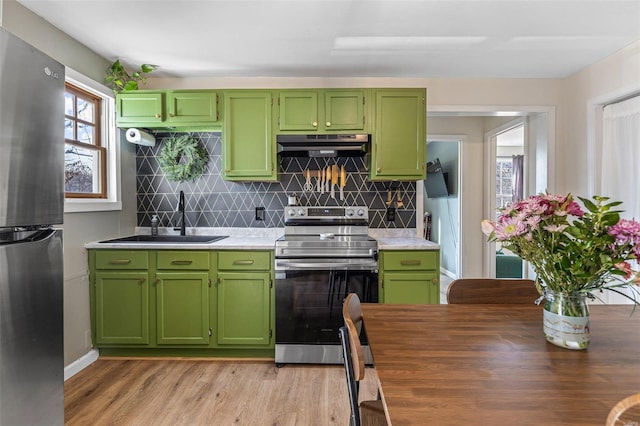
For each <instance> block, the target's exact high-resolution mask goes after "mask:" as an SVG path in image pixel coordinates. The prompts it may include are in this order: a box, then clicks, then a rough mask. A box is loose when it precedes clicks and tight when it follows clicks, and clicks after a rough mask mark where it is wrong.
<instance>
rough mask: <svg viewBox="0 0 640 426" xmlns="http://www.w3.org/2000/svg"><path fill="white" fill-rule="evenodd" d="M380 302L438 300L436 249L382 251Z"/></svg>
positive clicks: (437, 251) (433, 302)
mask: <svg viewBox="0 0 640 426" xmlns="http://www.w3.org/2000/svg"><path fill="white" fill-rule="evenodd" d="M379 277H380V278H379V281H380V292H381V294H382V297H381V299H382V302H383V303H418V304H420V303H425V304H427V303H428V304H438V303H440V251H439V250H382V251H381V252H380V273H379Z"/></svg>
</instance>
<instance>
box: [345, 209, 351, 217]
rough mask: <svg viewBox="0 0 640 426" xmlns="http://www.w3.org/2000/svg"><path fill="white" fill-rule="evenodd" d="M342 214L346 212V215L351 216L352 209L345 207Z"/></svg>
mask: <svg viewBox="0 0 640 426" xmlns="http://www.w3.org/2000/svg"><path fill="white" fill-rule="evenodd" d="M344 214H346V215H347V216H348V217H351V216H353V209H347V210H346V211H345V212H344Z"/></svg>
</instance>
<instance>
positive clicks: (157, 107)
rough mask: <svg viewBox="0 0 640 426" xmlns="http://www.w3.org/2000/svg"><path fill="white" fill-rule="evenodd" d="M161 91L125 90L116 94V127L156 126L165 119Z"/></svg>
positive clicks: (163, 100)
mask: <svg viewBox="0 0 640 426" xmlns="http://www.w3.org/2000/svg"><path fill="white" fill-rule="evenodd" d="M164 105H165V95H164V93H162V92H142V91H136V92H126V93H119V94H117V95H116V124H117V125H118V127H143V126H144V127H157V126H160V125H162V124H163V123H164V120H165V115H164V112H165V108H164Z"/></svg>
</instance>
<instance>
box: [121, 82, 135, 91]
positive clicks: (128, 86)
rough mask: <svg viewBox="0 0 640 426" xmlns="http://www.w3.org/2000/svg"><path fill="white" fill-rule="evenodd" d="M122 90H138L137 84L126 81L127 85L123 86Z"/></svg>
mask: <svg viewBox="0 0 640 426" xmlns="http://www.w3.org/2000/svg"><path fill="white" fill-rule="evenodd" d="M124 90H138V82H137V81H127V84H125V85H124Z"/></svg>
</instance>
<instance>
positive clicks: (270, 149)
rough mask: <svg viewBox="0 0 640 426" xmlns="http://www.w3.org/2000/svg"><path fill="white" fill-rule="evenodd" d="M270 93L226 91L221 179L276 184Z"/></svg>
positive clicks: (275, 154)
mask: <svg viewBox="0 0 640 426" xmlns="http://www.w3.org/2000/svg"><path fill="white" fill-rule="evenodd" d="M271 99H272V94H271V92H270V91H255V92H254V91H251V92H247V91H226V92H225V93H224V111H225V113H224V132H223V134H222V137H223V145H222V149H223V156H222V158H223V163H222V169H223V170H222V176H223V178H224V179H225V180H234V181H276V180H277V170H276V167H275V164H276V156H277V153H276V146H275V143H274V141H273V139H272V134H271V129H272V127H271V125H272V123H271V120H272V116H273V114H272V101H271Z"/></svg>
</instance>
